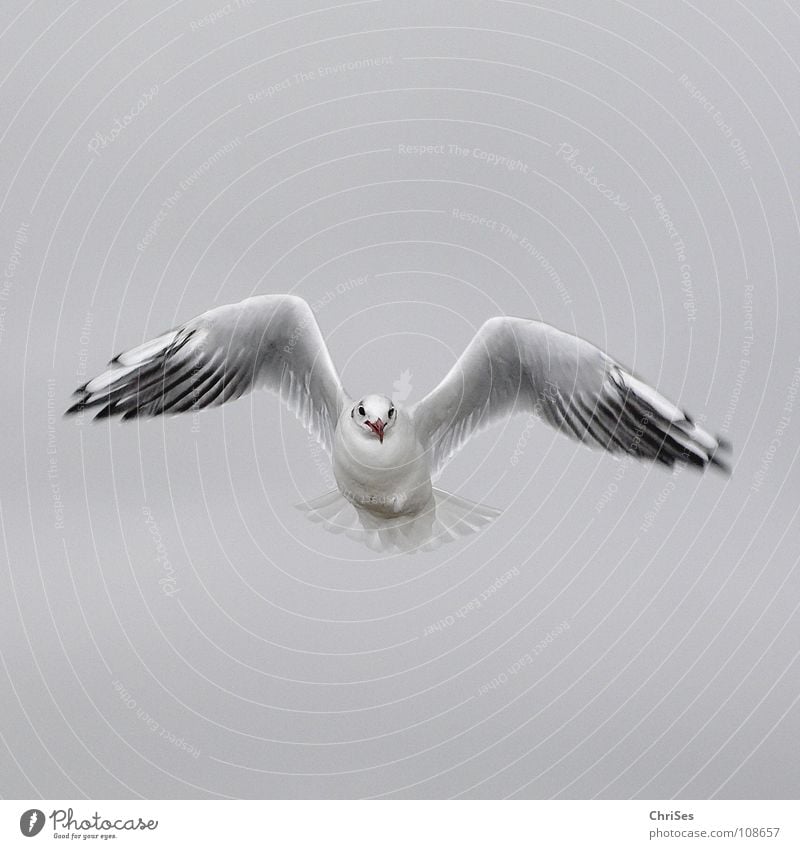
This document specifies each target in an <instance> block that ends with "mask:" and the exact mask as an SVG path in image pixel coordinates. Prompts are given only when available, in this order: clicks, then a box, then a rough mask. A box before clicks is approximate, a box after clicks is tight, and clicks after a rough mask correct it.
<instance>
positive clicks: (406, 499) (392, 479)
mask: <svg viewBox="0 0 800 849" xmlns="http://www.w3.org/2000/svg"><path fill="white" fill-rule="evenodd" d="M341 431H342V429H341V428H340V429H339V431H337V434H336V437H335V439H334V446H333V474H334V477H335V478H336V482H337V484H338V486H339V490H340V491H341V493H342V495H344V496H345V498H347V500H348V501H350V502H351V503H352V504H354V505H355V506H356V507H359V508H362V509H365V510H369V511H370V512H372V513H375V514H377V515H382V516H397V515H401V514H411V513H416V512H419V511H421V510H422V509H424V508H425V507H426V506H427V505H428V504H429V502H430V499H431V498H432V497H433V491H432V487H431V478H430V471H429V469H428V463H427V458H426V456H425V454H424V452H423V450H422V448H421V446H420V445H419V444H418V443H417V441H416V439H415V438H413V434H411V435H409V434H403V433H388V434H387V435H386V438H385V439H384V441H383V443H381V442H380V440H378V439H375V438H371V437H367V438H363V437H362V435H361V434H360V433H357V432H356V433H355V434H352V435H351V434H347V431H345V432H344V433H342V432H341ZM409 436H411V437H412V438H409Z"/></svg>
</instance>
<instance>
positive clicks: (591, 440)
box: [411, 317, 726, 475]
mask: <svg viewBox="0 0 800 849" xmlns="http://www.w3.org/2000/svg"><path fill="white" fill-rule="evenodd" d="M526 411H527V412H532V413H536V414H537V415H538V416H540V417H541V418H542V419H544V420H545V421H547V422H549V423H550V424H551V425H553V426H554V427H556V428H558V429H559V430H561V431H562V432H564V433H566V434H568V435H569V436H571V437H573V438H575V439H578V440H580V441H581V442H584V443H586V444H588V445H592V446H595V447H597V446H599V447H601V448H605V449H606V450H608V451H611V452H615V453H619V452H622V453H626V454H632V455H635V456H636V457H640V458H642V459H648V460H656V461H658V462H660V463H664V464H666V465H668V466H672V465H673V463H675V462H676V461H685V462H688V463H691V464H693V465H696V466H700V467H702V466H706V465H707V464H709V463H712V464H714V465H718V466H722V467H723V468H724V464H723V463H722V461H721V460H719V459H718V458H717V456H716V452H717V450H718V449H719V448H720V447H726V446H724V445H723V446H721V445H720V441H719V440H717V439H715V438H714V437H713V436H711V435H710V434H708V433H706V431H704V430H703V429H702V428H700V427H698V426H697V425H695V424H694V423H693V422H692V420H691V419H690V418H689V417H688V416H687V415H686V414H685V413H684V412H682V411H681V410H680V409H678V407H676V406H675V405H674V404H672V403H670V402H669V401H668V400H667V399H666V398H664V397H663V396H662V395H660V394H659V393H658V392H656V391H655V390H654V389H652V388H650V387H649V386H647V385H646V384H645V383H643V382H642V381H641V380H638V379H637V378H635V377H634V376H633V375H631V374H629V373H628V372H627V371H626V370H625V369H624V368H623V367H622V366H620V365H619V364H618V363H616V362H615V361H614V360H612V359H611V358H610V357H608V356H607V355H606V354H604V353H603V352H602V351H601V350H600V349H599V348H596V347H595V346H594V345H591V344H590V343H589V342H586V341H585V340H583V339H580V338H578V337H577V336H572V335H571V334H569V333H564V332H562V331H560V330H556V328H555V327H551V326H550V325H548V324H543V323H542V322H539V321H529V320H527V319H522V318H511V317H500V318H491V319H489V320H488V321H487V322H486V323H485V324H484V325H483V326H482V327H481V329H480V330H479V331H478V333H477V334H476V336H475V338H474V339H473V340H472V342H470V344H469V345H468V347H467V349H466V350H465V351H464V353H463V354H462V355H461V357H460V358H459V359H458V361H457V362H456V364H455V365H454V366H453V368H452V369H451V370H450V372H449V374H448V375H447V377H445V379H444V380H443V381H442V382H441V383H440V384H439V386H437V387H436V389H434V390H433V391H432V392H431V393H430V394H428V395H427V396H426V397H425V398H423V399H422V401H420V402H419V403H418V404H416V405H415V406H414V407H413V408H412V410H411V415H412V416H413V418H414V421H415V423H416V425H417V432H418V433H419V434H420V436H422V438H423V439H425V440H427V442H426V444H427V445H428V446H429V450H430V452H431V458H430V459H431V471H432V474H434V475H435V474H437V473H438V472H439V471H441V469H442V468H443V467H444V465H445V464H446V463H447V461H448V460H449V459H450V458H451V457H452V456H453V454H455V452H456V451H458V449H459V448H461V446H462V445H463V444H464V443H465V442H466V441H467V440H468V439H469V438H470V437H471V436H472V435H473V434H475V433H478V432H479V431H481V430H484V429H485V428H487V427H488V426H489V425H491V424H493V423H494V422H496V421H498V420H499V419H502V418H505V417H507V416H509V415H510V414H511V413H512V412H526Z"/></svg>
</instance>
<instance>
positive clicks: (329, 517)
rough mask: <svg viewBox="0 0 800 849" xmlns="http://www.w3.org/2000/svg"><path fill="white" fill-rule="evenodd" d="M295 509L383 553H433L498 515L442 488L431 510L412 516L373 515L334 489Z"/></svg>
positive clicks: (329, 529)
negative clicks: (386, 516) (385, 517)
mask: <svg viewBox="0 0 800 849" xmlns="http://www.w3.org/2000/svg"><path fill="white" fill-rule="evenodd" d="M297 507H298V509H300V510H302V511H303V512H305V513H306V515H307V516H308V518H309V519H310V520H311V521H312V522H316V523H318V524H321V525H322V526H323V527H324V528H325V530H327V531H330V532H331V533H335V534H344V535H345V536H347V537H349V538H350V539H353V540H356V541H358V542H362V543H364V544H365V545H367V546H368V547H369V548H370V549H372V550H373V551H377V552H383V553H396V552H407V553H410V552H413V551H433V550H435V549H437V548H439V547H440V546H441V545H443V544H444V543H447V542H451V541H453V540H455V539H458V538H460V537H464V536H468V535H469V534H472V533H474V532H476V531H478V530H480V529H481V528H482V527H484V526H485V525H488V524H489V522H491V521H492V520H493V519H495V518H497V516H499V515H500V511H499V510H497V509H495V508H494V507H488V506H487V505H485V504H477V503H475V502H474V501H469V500H467V499H466V498H461V497H460V496H458V495H453V494H452V493H449V492H444V491H443V490H441V489H434V490H433V502H432V504H431V505H430V507H429V508H428V509H426V510H424V511H422V512H421V513H419V514H416V515H414V516H397V517H395V518H390V519H384V518H381V517H378V516H375V515H374V514H373V513H370V512H369V511H368V510H364V509H360V508H358V507H356V506H355V505H354V504H352V503H351V502H349V501H348V500H347V499H346V498H345V497H344V496H343V495H342V494H341V493H340V492H339V490H337V489H334V490H332V491H331V492H326V493H325V495H321V496H320V497H319V498H314V499H312V500H311V501H307V502H304V503H301V504H298V505H297Z"/></svg>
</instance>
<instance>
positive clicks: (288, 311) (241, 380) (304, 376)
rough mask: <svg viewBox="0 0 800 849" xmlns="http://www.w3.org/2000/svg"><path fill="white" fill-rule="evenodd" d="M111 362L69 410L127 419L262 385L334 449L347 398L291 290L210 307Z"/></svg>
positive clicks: (203, 403)
mask: <svg viewBox="0 0 800 849" xmlns="http://www.w3.org/2000/svg"><path fill="white" fill-rule="evenodd" d="M110 366H111V368H109V369H108V370H107V371H105V372H103V374H101V375H99V376H98V377H96V378H94V379H93V380H90V381H89V382H88V383H86V384H85V385H84V386H82V387H80V388H79V389H78V390H77V394H78V395H79V398H78V400H77V401H76V403H74V404H73V405H72V407H70V409H69V410H67V412H68V413H76V412H80V411H82V410H85V409H96V410H97V414H96V418H102V417H106V416H121V417H122V418H123V419H129V418H133V417H136V416H157V415H161V414H169V413H181V412H186V411H189V410H198V409H202V408H204V407H210V406H217V405H219V404H223V403H225V402H227V401H232V400H234V399H236V398H239V397H240V396H242V395H244V394H245V393H246V392H249V391H250V390H252V389H256V388H260V387H264V388H267V389H270V390H271V391H273V392H275V393H277V394H278V395H279V396H280V398H281V399H282V400H283V402H284V403H285V404H286V406H287V407H288V409H289V410H290V411H291V412H292V413H294V414H295V415H296V416H297V418H298V419H300V421H301V423H302V424H303V425H304V427H305V428H306V429H307V430H308V431H309V432H310V433H311V434H312V435H313V436H314V437H315V438H316V439H317V440H318V441H319V442H320V443H321V444H322V445H323V447H324V448H326V450H328V451H330V448H331V446H332V444H333V432H334V430H335V428H336V423H337V421H338V417H339V414H340V412H341V410H342V408H343V407H344V405H345V404H346V403H347V402H348V397H347V393H346V392H345V391H344V389H343V387H342V385H341V381H340V380H339V376H338V374H337V373H336V369H335V368H334V365H333V362H332V361H331V358H330V354H329V353H328V349H327V347H326V345H325V340H324V339H323V337H322V334H321V332H320V330H319V327H318V325H317V323H316V320H315V318H314V314H313V313H312V311H311V308H310V307H309V305H308V304H307V303H306V302H305V301H304V300H303V299H302V298H298V297H296V296H293V295H261V296H257V297H253V298H248V299H247V300H244V301H241V302H240V303H238V304H227V305H225V306H222V307H217V308H216V309H213V310H209V311H208V312H205V313H203V314H202V315H199V316H197V317H196V318H193V319H191V320H189V321H187V322H186V323H185V324H183V325H181V326H180V327H177V328H175V329H174V330H171V331H169V332H167V333H164V334H162V335H161V336H158V337H157V338H156V339H152V340H150V341H149V342H145V343H144V344H142V345H139V346H138V347H136V348H133V349H131V350H129V351H126V352H124V353H122V354H120V355H118V356H117V357H115V358H114V359H113V360H112V361H111V363H110Z"/></svg>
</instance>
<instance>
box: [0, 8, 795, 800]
mask: <svg viewBox="0 0 800 849" xmlns="http://www.w3.org/2000/svg"><path fill="white" fill-rule="evenodd" d="M0 33H2V35H1V36H0V46H1V49H0V83H1V84H0V108H1V109H2V115H3V121H2V126H0V131H1V132H2V135H0V191H1V192H2V197H0V203H2V207H0V222H2V227H1V229H0V267H1V268H2V271H0V274H2V278H0V357H2V362H3V372H2V380H3V405H2V411H1V412H0V416H2V424H3V428H2V434H3V438H2V440H1V441H0V452H2V461H1V462H2V484H1V487H2V489H1V500H0V518H1V519H2V533H3V545H2V546H0V558H2V569H0V652H1V657H0V660H1V661H2V667H1V668H0V699H1V700H2V701H1V702H0V735H1V736H0V792H1V793H2V795H3V796H5V797H16V798H36V797H45V798H73V799H80V798H82V797H99V798H114V797H137V796H143V797H156V798H157V797H212V798H213V797H337V798H338V797H364V796H368V797H372V796H384V797H451V796H459V797H506V796H512V797H520V798H546V797H575V798H591V797H604V798H612V797H613V798H620V797H640V798H658V797H683V798H706V797H721V798H736V797H779V798H786V797H796V796H797V795H798V792H800V760H798V758H797V748H796V747H797V739H798V733H799V732H800V728H799V726H800V722H798V719H799V718H800V714H799V711H800V708H799V707H798V704H797V701H798V695H800V674H799V673H800V661H799V660H798V653H799V652H800V627H799V626H800V617H799V616H798V605H799V604H800V573H798V570H797V566H796V563H797V551H798V543H799V542H800V525H799V524H798V522H797V510H798V504H799V503H800V502H799V500H798V496H799V495H800V492H799V491H798V473H797V469H796V468H793V464H794V462H795V459H796V457H797V451H798V447H800V438H798V424H800V395H799V394H798V393H799V391H800V360H799V359H798V353H800V346H799V345H798V338H799V337H798V326H800V302H799V300H798V285H797V274H798V263H799V262H800V250H799V249H798V245H799V243H798V235H799V234H800V231H799V227H798V211H797V208H796V201H795V199H796V198H797V196H798V168H797V152H798V124H797V121H798V116H799V115H800V110H798V105H799V104H798V91H800V86H798V73H800V69H799V68H798V63H797V60H796V59H795V58H793V57H797V56H800V16H798V12H797V10H796V9H794V8H792V4H791V3H784V2H779V1H778V0H762V2H753V0H750V2H734V3H726V4H719V3H712V2H700V3H690V2H679V3H675V2H635V3H624V2H611V0H604V2H597V0H593V2H589V0H582V2H577V0H568V2H558V3H556V2H550V3H545V4H534V3H532V2H522V0H520V2H516V0H513V2H512V0H491V2H480V3H478V2H438V3H428V2H417V3H412V2H402V3H398V2H395V3H392V2H382V0H357V2H348V3H342V4H338V5H337V4H335V3H332V2H331V0H324V2H298V0H291V2H288V0H286V2H283V1H281V2H269V3H268V2H261V0H252V2H244V0H242V2H240V3H235V2H233V3H231V4H228V5H227V6H226V5H224V4H223V3H221V2H219V0H212V2H193V1H192V2H190V0H184V2H173V3H171V4H165V3H163V2H161V0H139V2H136V3H133V2H121V3H118V4H116V5H113V4H110V3H101V2H81V3H68V2H62V0H59V2H48V3H33V2H31V3H29V4H27V5H25V4H23V3H19V2H7V3H4V4H3V7H2V10H0ZM117 122H118V123H117ZM414 146H431V147H430V149H429V150H427V151H426V152H418V151H417V152H415V151H413V150H409V148H413V147H414ZM502 157H505V159H502ZM493 163H495V164H493ZM454 210H457V211H458V212H457V213H456V214H454ZM460 213H463V215H461V214H460ZM481 219H483V220H481ZM290 291H291V292H294V293H297V294H299V295H301V296H303V297H305V298H306V299H308V300H309V301H310V302H312V303H313V302H320V303H321V306H320V308H319V309H318V319H319V323H320V325H321V327H322V330H323V333H324V334H325V336H326V338H327V339H328V341H329V344H330V348H331V353H332V355H333V358H334V361H335V362H336V363H337V365H338V367H339V369H340V370H341V373H342V375H343V379H344V382H345V385H346V386H347V388H348V389H349V391H350V392H351V393H354V394H361V393H365V392H369V391H379V392H387V393H394V394H395V395H396V396H397V397H398V398H400V399H402V398H405V400H406V401H407V402H408V403H413V402H414V401H416V400H418V399H419V398H420V397H422V395H423V394H424V393H425V392H426V391H428V390H429V389H430V388H431V387H432V386H434V385H435V384H436V383H437V382H438V381H439V379H440V378H441V377H442V376H443V375H444V373H445V372H446V370H447V369H448V368H449V367H450V365H451V364H452V362H453V361H454V359H455V357H456V356H457V355H458V354H459V353H460V352H461V351H462V350H463V348H464V346H465V345H466V344H467V342H468V341H469V340H470V338H471V337H472V335H473V333H474V332H475V330H476V329H477V327H478V326H479V325H480V324H481V323H482V322H483V321H484V320H485V319H486V318H488V317H490V316H493V315H496V314H512V315H520V316H528V317H532V318H539V319H543V320H546V321H548V322H551V323H553V324H555V325H557V326H559V327H561V328H563V329H566V330H570V331H573V332H576V333H578V334H580V335H581V336H584V337H586V338H588V339H590V340H591V341H592V342H594V343H596V344H598V345H600V346H601V347H603V348H604V349H605V350H607V351H608V352H609V353H610V354H612V355H613V356H614V357H616V358H617V359H619V360H620V361H622V362H623V363H626V364H627V365H629V366H630V367H632V368H634V369H635V370H636V371H637V372H638V373H639V374H640V375H641V376H643V377H644V378H646V379H647V380H648V381H649V382H651V383H653V384H654V385H656V386H658V387H659V389H660V390H661V391H662V392H663V393H664V394H666V395H667V396H669V397H671V398H673V399H675V400H679V401H680V402H681V404H682V405H683V406H684V407H685V408H686V409H687V410H688V411H689V412H690V413H692V414H693V415H694V416H695V417H696V418H697V419H698V420H700V421H705V422H706V423H707V425H708V427H709V429H711V430H713V431H715V432H717V433H720V434H722V435H724V436H725V437H726V438H727V439H729V440H730V441H731V442H732V443H733V446H734V453H733V463H734V467H735V468H734V473H733V476H732V477H731V478H729V479H726V478H725V477H724V476H722V475H720V474H714V473H709V474H706V475H698V474H695V473H693V472H691V471H683V472H678V473H676V474H674V475H670V473H669V472H668V471H665V470H664V469H663V468H660V467H659V468H650V467H647V466H639V465H636V464H633V463H625V462H618V461H615V460H614V459H613V458H610V457H607V456H604V455H602V454H600V453H596V452H593V451H590V450H588V449H587V448H584V447H582V446H580V445H576V444H574V443H572V442H570V441H569V440H568V439H566V438H565V437H563V436H561V435H558V434H556V433H554V432H552V431H550V430H549V429H548V428H547V427H545V426H544V425H541V424H535V425H534V424H531V423H529V422H526V420H525V418H524V417H522V418H517V419H513V420H511V421H509V422H508V423H507V425H506V426H504V427H499V428H496V429H494V430H492V431H490V432H488V433H486V434H484V435H482V436H481V437H480V438H477V439H475V440H473V441H472V442H471V443H470V444H469V445H468V446H467V448H466V449H465V450H463V451H462V452H461V454H460V455H459V456H458V457H457V458H456V459H455V460H454V461H453V462H452V464H451V465H450V466H449V467H448V469H447V471H446V473H445V475H444V476H443V477H442V479H441V482H440V485H441V486H443V487H444V488H445V489H448V490H451V491H455V492H458V493H459V494H461V495H463V496H465V497H467V498H470V499H474V500H477V501H484V502H487V503H489V504H492V505H494V506H496V507H499V508H502V509H503V511H504V512H503V515H502V517H501V518H499V519H498V520H497V521H495V522H494V523H493V524H492V525H491V526H490V527H489V528H488V529H487V530H486V531H485V532H484V533H482V534H481V535H479V536H475V537H472V538H470V539H468V540H465V541H464V542H462V543H459V544H452V545H450V546H448V547H446V548H443V549H441V550H440V551H438V552H434V553H425V554H419V555H412V556H397V557H388V558H387V557H380V556H377V555H374V554H372V553H371V552H370V551H369V550H368V549H366V548H362V547H360V546H359V545H358V544H357V543H355V542H351V541H349V540H347V539H340V538H338V537H335V536H332V535H330V534H328V533H326V532H325V531H324V530H322V529H321V528H320V527H318V526H315V525H312V524H311V523H309V522H308V521H307V520H306V519H305V517H304V516H303V515H302V514H301V513H300V512H299V511H297V510H296V509H295V508H294V506H293V505H294V504H295V503H296V502H298V501H300V500H301V499H302V498H304V497H313V496H315V495H318V494H321V493H322V492H325V491H326V490H328V489H330V488H331V486H332V479H331V477H330V471H329V468H328V466H327V464H326V461H325V457H324V455H322V454H320V453H319V452H316V453H315V452H314V451H313V450H312V448H311V445H310V443H309V441H308V439H307V437H306V435H305V433H304V431H303V430H302V429H301V428H300V427H299V425H298V424H297V423H296V422H295V421H294V419H293V418H292V417H291V416H290V415H288V414H287V413H286V412H285V411H284V410H283V409H281V408H280V406H279V404H278V402H277V401H276V399H275V398H274V397H273V396H270V395H267V394H262V395H257V396H253V397H248V398H246V399H244V400H240V401H238V402H236V403H235V404H232V405H230V406H227V407H225V408H222V409H217V410H213V411H211V412H205V413H203V414H202V415H199V416H196V417H192V416H191V415H189V416H187V417H176V418H172V419H169V420H163V421H162V420H156V421H149V422H141V423H134V424H128V425H125V426H121V425H119V424H117V423H116V422H112V423H109V422H104V423H102V424H91V423H90V422H89V421H81V420H80V419H79V420H77V421H76V420H75V419H63V418H61V412H62V411H63V409H64V408H65V407H66V406H67V405H68V403H69V399H70V395H71V392H72V391H73V389H74V388H75V387H76V386H77V385H78V384H80V383H83V382H85V380H86V379H87V378H89V377H91V376H92V375H93V374H95V373H97V372H98V371H100V370H102V368H103V366H104V365H105V363H106V362H107V361H108V359H109V358H110V357H111V356H113V355H114V354H116V353H118V352H119V351H120V350H123V349H125V348H128V347H131V346H133V345H136V344H138V343H139V342H141V341H143V340H145V339H147V338H150V337H152V336H154V335H156V334H157V333H159V332H160V331H162V330H164V329H166V328H169V327H171V326H174V325H175V324H176V323H179V322H181V321H183V320H186V319H188V318H190V317H192V316H193V315H195V314H197V313H199V312H202V311H204V310H206V309H208V308H210V307H212V306H214V305H217V304H221V303H226V302H231V301H237V300H240V299H242V298H244V297H247V296H250V295H252V294H256V293H270V292H290ZM515 460H516V462H515ZM491 587H495V589H494V590H491V589H490V588H491ZM475 599H478V602H475V601H474V600H475ZM470 602H472V606H471V608H470ZM459 611H462V613H461V615H459Z"/></svg>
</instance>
